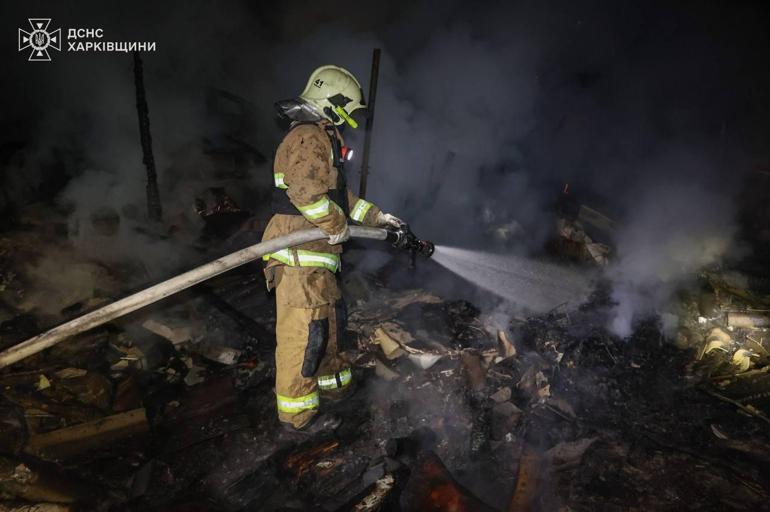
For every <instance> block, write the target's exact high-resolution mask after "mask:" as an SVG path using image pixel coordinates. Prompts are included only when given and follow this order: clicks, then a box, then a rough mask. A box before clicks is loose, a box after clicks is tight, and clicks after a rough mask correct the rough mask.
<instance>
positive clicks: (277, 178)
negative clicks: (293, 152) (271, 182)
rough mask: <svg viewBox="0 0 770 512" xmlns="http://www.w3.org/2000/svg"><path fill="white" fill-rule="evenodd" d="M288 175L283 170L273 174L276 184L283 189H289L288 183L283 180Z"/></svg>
mask: <svg viewBox="0 0 770 512" xmlns="http://www.w3.org/2000/svg"><path fill="white" fill-rule="evenodd" d="M285 177H286V175H285V174H284V173H282V172H276V173H274V174H273V178H274V179H275V186H276V187H278V188H281V189H284V190H285V189H287V188H289V186H288V185H286V183H284V182H283V179H284V178H285Z"/></svg>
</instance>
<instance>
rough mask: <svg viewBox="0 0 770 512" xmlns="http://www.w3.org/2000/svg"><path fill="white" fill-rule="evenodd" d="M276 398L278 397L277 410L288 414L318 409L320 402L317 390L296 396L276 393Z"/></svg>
mask: <svg viewBox="0 0 770 512" xmlns="http://www.w3.org/2000/svg"><path fill="white" fill-rule="evenodd" d="M276 398H277V399H278V410H279V411H281V412H287V413H289V414H296V413H298V412H302V411H308V410H311V409H318V405H319V403H320V400H319V398H318V392H317V391H313V392H312V393H309V394H307V395H305V396H298V397H290V396H283V395H276Z"/></svg>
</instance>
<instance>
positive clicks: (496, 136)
mask: <svg viewBox="0 0 770 512" xmlns="http://www.w3.org/2000/svg"><path fill="white" fill-rule="evenodd" d="M0 9H1V10H2V14H0V33H2V34H5V36H4V38H3V39H2V40H3V41H5V43H4V44H2V45H0V51H1V52H2V55H1V57H2V63H3V78H2V82H1V85H0V87H1V88H2V89H0V102H2V105H1V108H2V112H3V115H2V120H1V121H0V148H1V150H0V164H2V171H1V174H0V180H2V195H1V196H0V210H1V211H2V216H3V217H2V218H3V225H4V226H5V227H6V228H9V227H12V226H14V225H17V224H18V223H19V222H20V219H22V218H23V217H24V215H23V212H24V209H25V208H26V207H27V206H28V205H30V204H34V203H37V202H40V201H43V202H46V203H49V204H51V205H53V206H54V207H55V208H56V211H57V212H59V213H58V214H59V215H61V216H63V218H64V219H65V220H66V221H67V222H68V223H69V224H70V225H71V226H73V225H77V226H81V227H82V224H83V222H82V221H83V219H87V218H88V217H89V216H90V215H91V214H93V212H94V211H97V210H99V209H100V208H105V207H110V208H114V209H115V210H117V211H118V212H119V214H120V215H121V216H122V217H123V218H124V225H125V224H130V223H132V222H133V223H134V224H141V223H142V222H144V219H143V212H144V208H145V205H144V169H143V167H142V165H141V151H140V147H139V140H138V131H137V121H136V111H135V105H134V101H135V98H134V89H133V74H132V59H131V56H130V55H128V54H120V53H104V54H99V53H73V52H67V51H66V39H65V41H64V42H63V50H65V51H62V52H55V51H52V52H51V53H52V56H53V62H50V63H37V62H36V63H32V62H27V61H26V56H27V54H26V52H23V53H19V52H17V51H16V33H17V29H18V28H19V27H22V28H27V27H28V24H27V18H28V17H51V18H53V22H52V25H51V27H52V28H57V27H61V28H62V30H63V34H64V35H65V36H66V29H67V28H70V27H73V28H80V27H82V28H102V29H103V30H104V38H103V39H102V40H103V41H154V42H156V43H157V51H156V52H154V53H147V54H144V55H143V59H144V64H145V83H146V88H147V95H148V102H149V109H150V119H151V126H152V135H153V139H154V144H155V156H156V161H157V163H158V171H159V174H160V184H161V196H162V199H163V201H164V209H165V214H166V216H165V218H164V221H166V222H167V223H172V222H176V221H175V220H174V219H181V218H183V217H185V218H187V217H189V214H190V210H191V205H192V203H193V198H194V197H195V196H196V194H198V193H199V192H200V190H202V189H205V188H206V187H210V186H225V187H228V191H229V192H230V193H231V194H232V195H233V196H234V197H235V198H236V199H237V201H238V202H239V204H240V205H241V206H242V207H244V208H247V209H249V210H251V211H254V212H259V211H260V208H261V202H262V201H263V198H264V197H263V196H264V191H265V190H266V189H267V188H268V187H269V186H270V168H269V160H270V158H271V155H272V152H273V150H274V147H275V145H276V144H277V142H278V140H279V138H280V135H281V132H280V131H279V130H278V129H277V127H276V125H275V123H274V122H273V113H272V103H273V102H274V101H275V100H277V99H281V98H286V97H291V96H294V95H296V94H298V93H299V92H300V91H301V90H302V88H303V87H304V84H305V81H306V79H307V78H306V77H307V75H308V74H309V73H310V71H312V69H314V68H315V67H316V66H318V65H322V64H327V63H336V64H339V65H342V66H344V67H347V68H349V69H350V70H351V71H353V72H354V73H355V74H356V75H357V76H358V77H359V78H360V79H361V81H362V84H363V87H364V90H365V91H366V90H368V75H369V62H370V56H371V50H372V48H374V47H381V48H382V49H383V61H382V68H381V82H380V96H379V98H378V105H377V116H378V117H377V126H376V130H375V135H374V146H373V157H372V158H373V160H372V178H371V181H370V186H369V189H370V196H371V198H372V199H373V200H375V201H376V202H377V203H378V204H380V205H381V206H382V207H383V208H384V209H385V210H386V211H393V212H394V213H397V214H399V215H400V216H402V217H404V218H406V219H407V220H409V221H410V223H411V224H412V225H413V227H414V228H415V229H416V230H418V231H419V232H421V233H424V234H425V236H426V237H428V238H432V239H435V240H437V241H438V242H442V243H447V244H451V245H461V246H466V247H473V248H485V247H490V246H493V245H495V244H493V243H492V241H491V238H490V236H489V233H490V229H493V228H494V227H495V226H498V225H503V224H510V223H511V222H513V223H514V226H515V229H514V231H516V232H517V236H516V237H515V238H514V239H513V241H509V242H507V243H508V245H507V246H506V250H512V251H518V252H521V251H524V252H527V251H530V252H531V251H536V250H538V248H539V247H541V246H542V243H543V242H544V241H545V239H546V238H547V237H548V235H549V234H550V233H551V232H552V229H553V226H552V220H553V219H552V216H550V214H549V212H550V211H551V210H552V206H553V204H554V202H556V201H557V200H558V198H559V195H560V192H561V190H562V189H563V186H564V184H566V183H569V184H570V190H571V191H573V193H574V194H576V195H578V196H579V197H580V199H581V200H585V201H588V202H590V203H591V204H592V205H595V206H597V207H599V206H600V207H601V209H603V210H604V211H605V212H607V213H608V214H610V215H611V216H613V217H614V218H616V219H617V220H619V221H621V223H622V226H623V228H622V229H621V231H620V232H619V233H618V234H617V237H616V240H615V241H614V242H615V243H616V244H617V257H616V260H615V263H614V264H613V266H612V267H611V268H610V269H608V276H609V277H610V278H611V279H613V281H614V282H615V284H616V287H615V290H616V292H615V293H616V298H617V299H618V300H619V301H620V302H621V304H624V305H625V306H621V308H620V310H623V311H635V310H637V309H639V308H647V307H651V306H650V301H652V303H653V304H654V301H656V300H659V297H658V294H657V293H655V294H652V295H654V297H652V298H650V296H649V295H650V294H649V293H647V292H646V290H649V289H650V288H655V289H658V290H669V289H670V287H669V286H668V285H671V286H674V285H676V284H677V283H679V282H680V280H681V279H683V278H684V277H685V276H687V275H689V274H690V273H692V272H693V271H694V270H696V269H698V268H700V267H701V266H703V265H708V264H713V263H714V262H716V261H719V259H720V258H723V257H725V256H729V257H743V256H745V255H747V254H751V253H752V251H753V250H755V248H754V247H753V246H752V245H751V244H750V240H748V239H749V238H751V237H750V236H749V237H747V236H746V233H747V232H748V233H749V234H751V233H753V232H755V231H756V230H757V229H760V228H757V227H756V226H755V224H754V221H756V220H757V219H758V218H759V217H761V216H762V215H766V212H764V213H763V211H762V210H761V204H759V206H757V203H752V202H751V201H749V200H748V199H746V189H747V186H748V188H749V189H751V188H752V187H753V186H754V185H752V184H753V183H755V182H757V180H760V181H761V179H762V177H763V176H765V175H766V173H767V172H768V165H770V154H769V153H770V151H769V150H768V145H769V136H770V116H768V113H770V80H769V78H770V77H769V76H768V74H769V73H770V68H769V67H768V66H767V55H768V49H770V45H769V44H768V43H769V42H770V41H768V39H769V38H770V32H769V31H768V30H767V27H768V26H770V5H768V3H767V2H680V3H676V5H672V3H671V2H549V3H547V4H544V3H542V2H515V3H512V2H507V3H504V4H503V3H494V2H473V3H469V2H452V1H436V2H392V1H391V2H377V3H375V2H334V3H325V2H324V3H318V2H283V3H282V2H270V3H268V2H216V3H215V2H203V1H192V2H190V1H188V2H143V1H138V2H125V3H106V2H66V3H64V2H6V3H4V4H3V5H2V7H0ZM222 91H225V93H222ZM228 95H229V96H228ZM233 97H236V98H237V101H235V100H233V99H232V98H233ZM228 98H229V99H228ZM358 135H360V134H358ZM351 140H352V141H353V144H354V145H357V144H358V143H359V142H360V137H357V136H351ZM234 141H235V142H234ZM239 144H240V145H239ZM239 148H240V149H239ZM243 148H247V149H243ZM212 155H214V156H212ZM221 155H231V156H232V155H236V156H235V157H232V158H234V159H235V160H234V161H233V162H234V163H233V162H230V163H228V164H226V165H224V164H222V162H223V161H224V160H223V159H222V158H220V157H221ZM228 158H229V157H228ZM225 160H226V159H225ZM353 171H355V172H351V173H350V181H351V182H354V183H355V182H356V181H357V168H356V167H355V166H354V169H353ZM752 180H753V181H752ZM765 181H766V180H765ZM747 184H748V185H747ZM747 205H749V206H748V207H747ZM747 208H748V210H747ZM179 222H182V221H179ZM191 222H192V221H191ZM74 231H76V232H77V233H78V234H77V236H73V238H75V239H76V240H77V239H78V237H79V240H80V241H81V242H83V243H84V246H88V245H89V244H88V243H87V242H88V240H92V238H89V237H90V236H91V235H89V233H88V231H87V230H83V229H80V230H74ZM134 233H135V230H125V231H121V237H122V238H121V239H120V241H115V242H114V244H106V245H109V246H111V247H113V249H115V248H118V249H116V250H119V252H120V253H121V255H122V256H131V255H132V254H133V255H134V256H136V257H141V258H144V259H146V260H147V261H148V262H149V263H152V264H153V265H154V266H157V267H158V268H160V269H161V270H160V273H161V274H162V272H164V271H168V270H170V269H173V268H180V267H183V266H185V265H186V264H188V263H189V259H188V258H187V255H186V254H185V252H184V251H183V250H181V249H179V250H177V249H175V250H173V251H170V248H169V247H167V246H158V245H157V244H152V247H150V244H145V243H144V242H141V243H140V242H138V241H137V240H136V239H135V238H133V237H134ZM96 245H98V248H94V247H90V248H89V249H90V250H98V251H108V250H109V247H105V244H103V243H100V244H96ZM495 247H497V248H498V249H499V245H497V246H495ZM170 252H173V253H174V255H175V256H174V257H170V256H169V253H170ZM624 308H625V309H624ZM621 332H622V329H621Z"/></svg>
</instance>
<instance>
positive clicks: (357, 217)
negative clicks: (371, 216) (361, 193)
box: [350, 199, 372, 222]
mask: <svg viewBox="0 0 770 512" xmlns="http://www.w3.org/2000/svg"><path fill="white" fill-rule="evenodd" d="M371 207H372V203H370V202H369V201H364V200H363V199H359V200H358V201H356V204H355V205H354V206H353V209H352V210H351V211H350V218H351V219H353V220H354V221H356V222H363V221H364V219H365V218H366V214H367V212H368V211H369V208H371Z"/></svg>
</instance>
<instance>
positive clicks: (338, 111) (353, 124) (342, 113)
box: [334, 106, 358, 129]
mask: <svg viewBox="0 0 770 512" xmlns="http://www.w3.org/2000/svg"><path fill="white" fill-rule="evenodd" d="M334 112H335V113H336V114H337V115H338V116H340V117H341V118H342V119H344V120H345V122H346V123H348V125H350V127H351V128H353V129H355V128H358V123H357V122H356V120H355V119H353V118H352V117H350V115H349V114H348V112H347V111H346V110H345V109H344V108H342V107H340V106H336V107H334Z"/></svg>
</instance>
